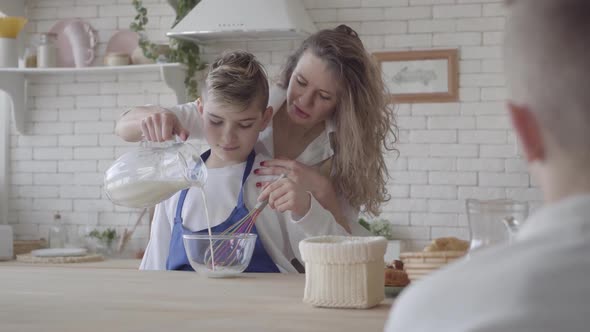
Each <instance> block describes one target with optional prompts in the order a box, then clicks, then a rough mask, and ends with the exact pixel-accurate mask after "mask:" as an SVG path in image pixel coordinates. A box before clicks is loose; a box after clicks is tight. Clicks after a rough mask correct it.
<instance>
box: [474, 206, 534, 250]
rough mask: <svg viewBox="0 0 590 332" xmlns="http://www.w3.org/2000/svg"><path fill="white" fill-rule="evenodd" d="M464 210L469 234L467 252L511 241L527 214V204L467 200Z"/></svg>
mask: <svg viewBox="0 0 590 332" xmlns="http://www.w3.org/2000/svg"><path fill="white" fill-rule="evenodd" d="M466 208H467V218H468V220H469V232H470V233H471V244H470V248H469V250H475V249H479V248H483V247H487V246H490V245H494V244H498V243H503V242H510V241H512V238H513V236H514V235H515V234H516V232H517V231H518V228H519V227H520V226H521V225H522V223H523V222H524V221H525V219H526V218H527V217H528V212H529V206H528V203H526V202H518V201H514V200H510V199H496V200H477V199H468V200H467V201H466Z"/></svg>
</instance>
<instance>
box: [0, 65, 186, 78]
mask: <svg viewBox="0 0 590 332" xmlns="http://www.w3.org/2000/svg"><path fill="white" fill-rule="evenodd" d="M160 68H162V69H170V68H183V66H182V65H181V64H179V63H164V64H150V65H128V66H97V67H81V68H75V67H71V68H69V67H68V68H66V67H58V68H0V74H4V73H20V74H27V75H44V74H45V75H48V74H51V75H58V74H101V73H104V74H108V73H137V72H150V71H154V70H160Z"/></svg>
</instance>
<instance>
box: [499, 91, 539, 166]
mask: <svg viewBox="0 0 590 332" xmlns="http://www.w3.org/2000/svg"><path fill="white" fill-rule="evenodd" d="M508 110H509V112H510V119H511V120H512V126H513V127H514V130H515V131H516V135H517V136H518V139H519V141H520V144H521V146H522V149H523V151H524V153H525V157H526V160H527V162H529V163H531V162H534V161H543V160H545V154H546V146H545V142H544V141H543V133H542V129H541V126H540V125H539V121H538V120H537V118H536V117H535V114H534V113H533V112H532V111H531V110H530V109H529V108H528V106H526V105H517V104H515V103H513V102H508Z"/></svg>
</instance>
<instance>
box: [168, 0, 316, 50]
mask: <svg viewBox="0 0 590 332" xmlns="http://www.w3.org/2000/svg"><path fill="white" fill-rule="evenodd" d="M316 30H317V29H316V27H315V25H314V23H313V21H312V20H311V18H310V17H309V15H308V14H307V11H306V10H305V7H304V6H303V3H302V2H301V0H202V1H201V2H199V4H198V5H197V6H196V7H195V8H193V10H192V11H191V12H189V13H188V14H187V15H186V16H185V17H184V19H182V20H181V21H180V22H179V23H178V24H177V25H176V26H175V27H174V28H173V29H172V31H170V32H168V33H167V34H166V35H167V36H168V37H172V38H179V39H187V40H192V41H195V42H197V43H210V42H217V41H243V40H276V39H294V38H305V37H307V36H309V35H310V34H312V33H314V32H315V31H316Z"/></svg>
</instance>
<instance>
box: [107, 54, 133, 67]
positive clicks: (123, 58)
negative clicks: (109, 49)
mask: <svg viewBox="0 0 590 332" xmlns="http://www.w3.org/2000/svg"><path fill="white" fill-rule="evenodd" d="M130 62H131V59H130V58H129V54H127V53H115V52H113V53H109V54H107V55H106V56H105V57H104V64H105V65H106V66H126V65H128V64H129V63H130Z"/></svg>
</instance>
